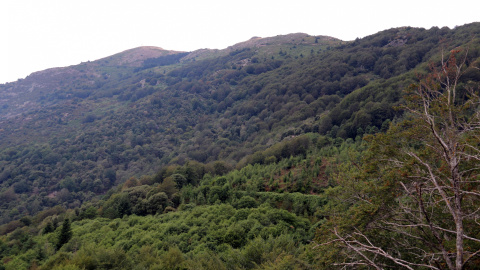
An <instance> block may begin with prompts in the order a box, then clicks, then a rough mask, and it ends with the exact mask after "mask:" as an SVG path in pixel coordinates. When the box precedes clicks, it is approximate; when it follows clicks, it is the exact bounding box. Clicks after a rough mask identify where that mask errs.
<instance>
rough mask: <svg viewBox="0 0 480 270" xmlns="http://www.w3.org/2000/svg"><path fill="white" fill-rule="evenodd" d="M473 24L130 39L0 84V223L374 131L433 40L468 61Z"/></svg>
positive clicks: (393, 114) (472, 53) (435, 48)
mask: <svg viewBox="0 0 480 270" xmlns="http://www.w3.org/2000/svg"><path fill="white" fill-rule="evenodd" d="M479 31H480V30H479V24H478V23H474V24H469V25H465V26H461V27H457V28H455V29H448V28H442V29H438V28H432V29H429V30H425V29H421V28H411V27H404V28H394V29H389V30H385V31H382V32H379V33H377V34H373V35H371V36H368V37H365V38H363V39H357V40H355V41H351V42H345V41H341V40H338V39H335V38H332V37H326V36H309V35H307V34H302V33H297V34H289V35H280V36H276V37H268V38H258V37H254V38H252V39H250V40H248V41H245V42H241V43H238V44H235V45H232V46H230V47H228V48H226V49H224V50H208V49H204V50H198V51H194V52H179V51H167V50H163V49H161V48H156V47H140V48H135V49H131V50H127V51H124V52H121V53H119V54H116V55H113V56H109V57H106V58H103V59H99V60H96V61H92V62H88V63H82V64H80V65H75V66H70V67H65V68H53V69H48V70H44V71H40V72H36V73H33V74H31V75H30V76H28V77H27V78H25V79H23V80H19V81H17V82H13V83H8V84H4V85H0V136H1V137H2V140H1V141H0V147H1V148H0V167H1V169H0V197H1V200H0V204H1V208H0V209H1V210H0V212H1V219H0V220H1V223H5V222H8V221H10V220H14V219H18V218H20V217H22V216H24V215H34V214H35V213H38V212H39V211H42V210H45V209H48V208H50V207H53V206H55V205H59V204H60V205H63V206H65V207H67V208H75V207H79V206H80V205H81V204H82V202H86V201H89V200H91V199H92V198H95V197H96V196H97V195H101V194H104V193H105V192H107V191H108V190H109V189H110V188H111V187H113V186H116V185H121V184H122V183H124V182H125V181H127V180H128V179H130V178H131V177H137V178H138V177H141V176H143V175H154V174H156V173H157V172H158V171H159V170H160V169H161V168H163V167H165V166H167V165H172V164H178V165H184V164H186V163H188V162H199V163H201V164H206V165H208V166H210V167H209V168H214V165H215V164H216V166H217V168H220V167H222V168H224V169H223V170H225V171H229V170H232V169H234V168H242V167H243V166H245V165H246V164H249V163H252V162H253V163H254V161H255V158H254V156H255V154H257V157H259V156H261V154H262V153H264V152H263V151H266V149H267V148H269V147H273V146H275V145H276V144H277V143H282V142H286V141H288V140H290V139H291V138H292V137H294V136H298V135H301V134H306V133H312V132H313V133H318V134H321V135H325V136H327V137H330V138H334V139H338V140H345V139H348V138H351V139H355V138H357V139H359V138H361V137H362V136H363V135H364V134H371V133H375V132H378V131H381V130H385V129H386V128H388V125H389V123H390V122H391V121H392V120H393V119H395V118H398V117H400V116H401V115H402V112H401V111H399V110H395V109H394V107H395V106H396V105H398V104H399V103H400V102H401V92H402V90H403V89H405V88H406V87H407V86H408V85H410V84H411V83H412V82H414V80H415V78H416V77H415V76H416V75H415V74H416V73H422V72H425V71H426V70H427V69H428V63H429V62H431V61H434V62H435V61H438V59H439V55H440V53H441V51H442V49H444V50H445V49H447V50H449V49H451V48H456V47H468V48H469V57H470V58H469V59H470V60H469V61H478V60H477V57H478V55H479V51H478V43H477V40H476V37H477V36H478V33H479ZM442 46H443V48H442ZM467 75H468V76H467V77H466V78H468V79H478V77H479V75H478V72H476V71H474V70H469V71H468V74H467ZM261 157H262V156H261ZM265 158H267V157H262V159H261V160H260V162H264V160H263V159H265ZM257 161H258V160H257ZM211 171H212V172H214V169H211ZM220 171H221V170H220Z"/></svg>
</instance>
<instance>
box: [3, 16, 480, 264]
mask: <svg viewBox="0 0 480 270" xmlns="http://www.w3.org/2000/svg"><path fill="white" fill-rule="evenodd" d="M146 52H148V54H147V53H146ZM145 55H148V57H147V56H145ZM134 56H135V57H138V58H135V57H134ZM140 56H141V57H140ZM125 59H128V61H127V60H125ZM132 59H134V60H132ZM479 83H480V24H478V23H473V24H469V25H464V26H460V27H456V28H455V29H448V28H442V29H439V28H435V27H434V28H431V29H429V30H426V29H421V28H411V27H404V28H395V29H389V30H385V31H382V32H379V33H376V34H373V35H371V36H368V37H365V38H362V39H357V40H355V41H350V42H346V41H341V40H338V39H335V38H331V37H325V36H309V35H306V34H291V35H285V36H277V37H271V38H252V39H251V40H249V41H246V42H243V43H239V44H236V45H233V46H231V47H229V48H227V49H225V50H199V51H195V52H175V51H163V50H159V49H158V50H154V49H152V48H151V47H148V48H137V49H133V50H129V51H126V52H123V53H120V54H117V55H114V56H111V57H107V58H103V59H100V60H97V61H93V62H88V63H82V64H80V65H77V66H71V67H66V68H60V69H52V70H46V71H43V72H37V73H34V74H32V75H30V76H29V77H27V78H25V79H23V80H19V81H17V82H14V83H8V84H5V85H0V136H2V140H1V141H0V225H1V226H0V269H334V268H338V269H477V268H478V266H477V265H480V258H479V256H478V255H479V254H480V244H479V243H480V240H479V239H480V227H479V226H478V222H477V221H478V218H479V216H478V210H479V209H480V208H479V207H480V204H479V203H480V202H479V196H480V192H479V190H478V187H479V182H478V169H479V167H478V160H480V153H479V150H478V145H479V144H480V141H478V138H479V135H480V134H478V126H479V123H480V118H479V117H480V115H479V113H478V111H479V110H478V109H479V108H478V106H479V105H478V104H480V103H479V101H480V100H478V98H479V90H480V87H479Z"/></svg>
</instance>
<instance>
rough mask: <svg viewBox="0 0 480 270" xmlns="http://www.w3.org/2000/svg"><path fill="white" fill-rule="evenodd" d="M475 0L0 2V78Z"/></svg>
mask: <svg viewBox="0 0 480 270" xmlns="http://www.w3.org/2000/svg"><path fill="white" fill-rule="evenodd" d="M479 10H480V1H478V0H455V1H444V0H433V1H432V0H426V1H423V0H415V1H411V0H403V1H385V0H383V1H373V0H372V1H370V0H331V1H323V0H293V1H283V0H275V1H270V0H237V1H228V0H223V1H220V0H172V1H163V0H157V1H153V0H134V1H123V0H115V1H112V0H79V1H77V0H0V83H5V82H9V81H15V80H17V79H18V78H24V77H26V76H27V75H29V74H30V73H32V72H34V71H39V70H43V69H47V68H51V67H60V66H68V65H74V64H79V63H80V62H84V61H88V60H96V59H99V58H102V57H105V56H109V55H112V54H115V53H117V52H121V51H123V50H126V49H131V48H134V47H138V46H158V47H162V48H164V49H170V50H179V51H192V50H196V49H200V48H212V49H214V48H216V49H223V48H226V47H228V46H230V45H233V44H235V43H238V42H241V41H245V40H247V39H249V38H251V37H253V36H260V37H268V36H275V35H281V34H288V33H296V32H303V33H307V34H310V35H328V36H333V37H336V38H340V39H343V40H353V39H355V38H357V37H364V36H367V35H371V34H374V33H376V32H378V31H381V30H385V29H389V28H392V27H400V26H414V27H424V28H427V29H429V28H430V27H432V26H439V27H443V26H448V27H450V28H452V27H455V26H456V25H463V24H466V23H471V22H475V21H480V15H479V14H480V13H479Z"/></svg>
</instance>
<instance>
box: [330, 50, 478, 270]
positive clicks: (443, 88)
mask: <svg viewBox="0 0 480 270" xmlns="http://www.w3.org/2000/svg"><path fill="white" fill-rule="evenodd" d="M458 56H461V57H460V59H458V58H457V57H458ZM470 68H474V67H470ZM466 69H467V53H466V52H461V51H460V50H454V51H451V52H450V55H449V57H448V59H445V57H443V56H442V60H441V64H440V65H439V66H438V67H434V66H433V65H432V66H431V72H430V73H429V74H428V75H424V76H422V77H421V80H420V83H418V84H417V85H414V86H412V87H410V88H409V89H408V91H407V95H406V96H405V99H406V101H407V102H406V106H405V110H406V112H407V114H409V117H408V119H407V120H405V121H403V122H401V123H399V124H397V125H396V126H394V127H391V129H390V130H389V132H388V133H387V134H381V135H378V136H376V137H375V138H374V140H376V142H375V143H374V144H375V145H376V147H377V150H378V149H382V148H383V149H382V150H380V152H381V153H378V156H377V161H380V163H383V164H382V165H383V166H384V168H388V170H389V171H390V172H392V171H395V170H396V171H395V174H394V175H395V177H394V178H395V179H394V182H395V183H394V186H395V193H396V194H395V198H394V199H392V200H391V201H390V203H389V204H388V205H383V206H379V207H378V208H383V211H379V210H375V217H374V220H373V221H371V222H370V223H369V224H368V225H366V226H364V228H363V229H358V228H353V229H351V230H340V229H337V228H333V229H332V233H333V235H335V237H334V238H333V239H332V240H331V241H329V242H326V243H324V244H323V245H328V244H332V243H336V244H340V245H342V246H343V247H345V248H347V249H348V250H349V251H350V253H348V256H349V257H350V258H348V260H345V261H343V262H337V265H342V266H344V267H345V268H348V267H350V266H351V267H353V266H359V265H366V266H370V267H373V268H375V269H384V268H389V267H391V265H396V266H398V267H400V268H405V269H455V270H460V269H465V268H466V267H467V266H469V265H470V266H471V265H474V264H476V263H479V262H480V261H479V258H478V257H479V256H478V255H479V254H480V222H479V221H480V190H479V188H480V110H479V108H480V98H479V96H478V95H477V93H478V91H479V90H480V89H478V85H476V84H475V85H476V86H475V87H471V85H469V83H465V82H462V83H461V81H460V77H461V75H462V73H463V72H464V71H465V70H466ZM477 69H478V68H477ZM360 197H361V196H358V198H360ZM362 200H363V201H366V202H367V203H368V201H369V200H368V198H367V197H363V198H362ZM381 231H384V232H388V233H389V234H388V235H390V236H392V239H390V243H389V244H388V245H386V244H385V243H383V244H376V242H375V240H378V237H377V238H376V237H375V232H377V233H378V232H381ZM372 232H373V233H372ZM474 260H477V261H474ZM389 265H390V266H389Z"/></svg>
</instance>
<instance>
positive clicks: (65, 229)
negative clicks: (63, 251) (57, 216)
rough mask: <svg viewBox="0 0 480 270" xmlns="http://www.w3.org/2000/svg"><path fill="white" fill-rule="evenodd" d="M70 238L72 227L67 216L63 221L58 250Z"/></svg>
mask: <svg viewBox="0 0 480 270" xmlns="http://www.w3.org/2000/svg"><path fill="white" fill-rule="evenodd" d="M70 238H72V228H71V226H70V220H69V219H68V218H66V219H65V220H64V221H63V225H62V229H61V231H60V234H59V235H58V241H57V250H58V249H60V248H61V247H62V246H63V245H64V244H66V243H67V242H68V241H69V240H70Z"/></svg>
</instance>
